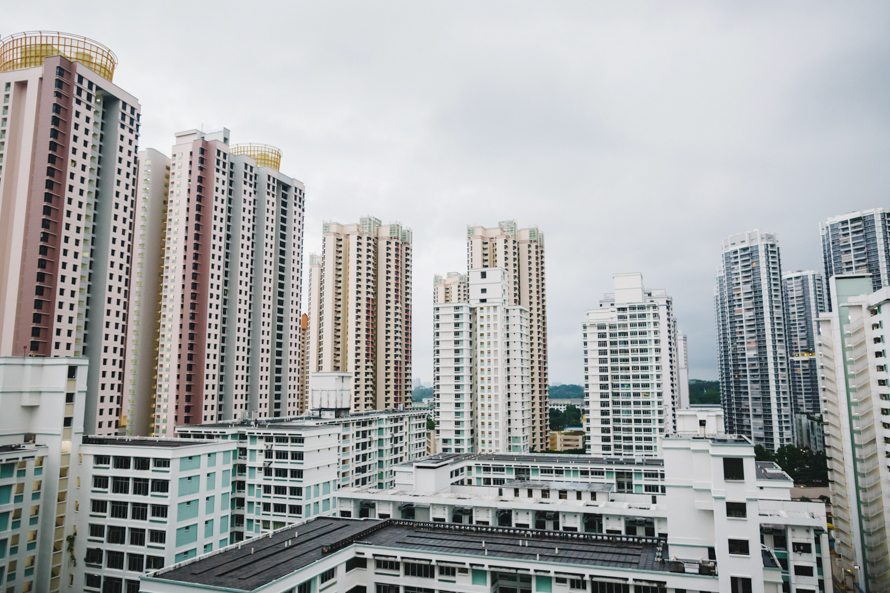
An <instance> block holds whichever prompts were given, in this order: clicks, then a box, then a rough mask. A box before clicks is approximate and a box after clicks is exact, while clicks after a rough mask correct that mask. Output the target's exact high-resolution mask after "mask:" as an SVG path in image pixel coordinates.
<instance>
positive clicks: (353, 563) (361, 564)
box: [346, 558, 368, 572]
mask: <svg viewBox="0 0 890 593" xmlns="http://www.w3.org/2000/svg"><path fill="white" fill-rule="evenodd" d="M367 567H368V560H367V559H366V558H350V559H349V560H347V561H346V572H350V571H352V570H355V569H356V568H367Z"/></svg>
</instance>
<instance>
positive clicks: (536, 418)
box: [467, 220, 549, 451]
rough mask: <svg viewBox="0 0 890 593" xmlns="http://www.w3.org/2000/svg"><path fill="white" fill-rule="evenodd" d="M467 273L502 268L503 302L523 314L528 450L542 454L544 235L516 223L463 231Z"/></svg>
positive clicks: (544, 404) (546, 419)
mask: <svg viewBox="0 0 890 593" xmlns="http://www.w3.org/2000/svg"><path fill="white" fill-rule="evenodd" d="M467 268H468V269H475V268H504V270H506V272H507V279H508V282H507V300H508V302H509V303H511V304H513V305H522V306H523V307H525V308H526V309H528V315H529V340H530V357H529V361H530V366H531V394H532V409H531V413H532V436H531V443H530V446H531V450H532V451H547V448H548V445H549V443H548V436H549V427H548V424H549V415H548V414H549V413H548V410H547V400H548V397H547V299H546V276H545V273H544V233H542V232H541V230H540V229H538V228H537V227H530V228H524V229H520V228H517V225H516V221H513V220H508V221H501V222H500V223H498V226H497V227H482V226H469V227H467Z"/></svg>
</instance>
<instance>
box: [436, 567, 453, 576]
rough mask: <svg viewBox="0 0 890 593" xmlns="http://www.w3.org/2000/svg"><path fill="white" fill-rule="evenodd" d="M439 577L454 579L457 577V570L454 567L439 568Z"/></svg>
mask: <svg viewBox="0 0 890 593" xmlns="http://www.w3.org/2000/svg"><path fill="white" fill-rule="evenodd" d="M439 576H440V577H448V578H454V577H456V576H457V568H456V567H454V566H440V567H439Z"/></svg>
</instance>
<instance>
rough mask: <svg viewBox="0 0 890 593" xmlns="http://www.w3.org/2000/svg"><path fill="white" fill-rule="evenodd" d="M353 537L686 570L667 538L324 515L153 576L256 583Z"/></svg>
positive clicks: (468, 552)
mask: <svg viewBox="0 0 890 593" xmlns="http://www.w3.org/2000/svg"><path fill="white" fill-rule="evenodd" d="M351 545H361V546H363V547H367V546H371V547H374V546H379V547H380V548H381V550H379V552H377V551H375V554H376V553H379V554H380V555H385V554H386V551H387V550H404V551H406V552H412V553H415V554H417V553H419V552H429V553H432V554H437V553H438V554H454V555H459V556H467V557H468V560H467V561H468V562H473V561H476V562H478V561H479V559H481V558H483V557H485V558H491V559H495V558H497V559H501V560H504V559H507V560H516V561H520V562H537V561H540V562H547V563H558V564H565V565H569V566H592V567H603V568H614V569H622V570H643V571H653V572H682V571H683V568H682V566H683V565H682V563H679V562H673V561H670V560H664V559H666V558H669V554H668V553H667V545H666V543H665V542H664V541H663V540H659V539H656V538H643V537H633V536H620V535H619V536H609V535H599V534H579V533H569V532H547V531H540V530H529V529H514V528H499V527H481V526H468V525H452V524H440V523H424V522H414V521H401V520H392V519H387V520H383V521H381V520H372V519H364V520H360V519H341V518H335V517H320V518H316V519H313V520H310V521H308V522H307V523H303V524H301V525H297V526H293V527H286V528H284V529H281V530H279V531H276V532H274V533H273V534H271V535H270V536H267V537H260V538H256V539H253V540H248V541H245V542H242V543H241V544H237V545H235V546H230V547H228V548H226V549H224V550H222V551H220V552H218V553H215V554H211V555H208V556H204V557H200V558H198V559H197V560H192V561H189V562H187V563H183V564H180V565H178V566H173V567H171V568H167V569H162V570H160V571H158V572H156V573H154V574H151V575H149V576H150V578H155V579H164V580H170V581H179V582H185V583H194V584H200V585H205V586H213V587H221V588H226V589H230V590H236V591H253V590H255V589H257V588H259V587H262V586H265V585H267V584H269V583H271V582H273V581H275V580H277V579H280V578H282V577H284V576H286V575H288V574H291V573H293V572H295V571H297V570H300V569H302V568H305V567H306V566H309V565H310V564H312V563H313V562H316V561H317V560H320V559H322V558H323V557H325V556H327V555H328V554H330V553H333V552H334V551H337V550H340V549H343V548H346V547H349V546H351Z"/></svg>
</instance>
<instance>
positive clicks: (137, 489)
mask: <svg viewBox="0 0 890 593" xmlns="http://www.w3.org/2000/svg"><path fill="white" fill-rule="evenodd" d="M133 494H136V495H138V496H148V478H133Z"/></svg>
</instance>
